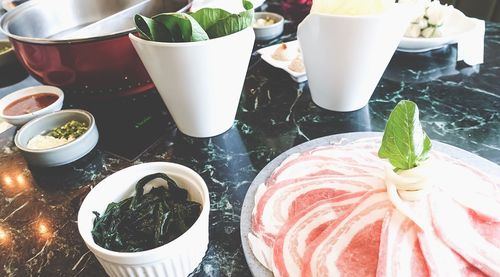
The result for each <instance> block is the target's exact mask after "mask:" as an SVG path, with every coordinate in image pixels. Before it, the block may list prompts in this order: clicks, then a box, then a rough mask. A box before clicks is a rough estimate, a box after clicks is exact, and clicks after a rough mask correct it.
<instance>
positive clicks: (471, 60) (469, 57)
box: [457, 18, 485, 65]
mask: <svg viewBox="0 0 500 277" xmlns="http://www.w3.org/2000/svg"><path fill="white" fill-rule="evenodd" d="M468 20H472V21H474V24H475V27H474V29H473V30H471V31H470V32H467V33H465V34H463V35H461V36H460V37H459V38H458V39H457V50H458V51H457V52H458V53H457V60H458V61H464V62H465V63H466V64H468V65H476V64H482V63H483V62H484V32H485V23H484V20H479V19H476V18H468Z"/></svg>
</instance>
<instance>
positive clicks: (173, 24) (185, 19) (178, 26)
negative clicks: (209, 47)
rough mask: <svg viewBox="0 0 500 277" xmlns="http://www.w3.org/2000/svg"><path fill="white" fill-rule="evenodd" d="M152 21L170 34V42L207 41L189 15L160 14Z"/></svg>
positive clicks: (200, 28)
mask: <svg viewBox="0 0 500 277" xmlns="http://www.w3.org/2000/svg"><path fill="white" fill-rule="evenodd" d="M152 19H153V20H154V21H155V22H158V23H160V24H162V25H163V26H164V27H165V28H166V29H167V30H168V31H169V32H170V33H171V34H172V42H190V41H202V40H208V35H207V33H206V32H205V30H203V28H202V27H201V26H200V24H199V23H198V22H197V21H196V20H195V19H194V18H193V17H192V16H190V15H189V14H185V13H162V14H159V15H156V16H154V17H152Z"/></svg>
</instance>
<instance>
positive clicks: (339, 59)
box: [297, 4, 414, 112]
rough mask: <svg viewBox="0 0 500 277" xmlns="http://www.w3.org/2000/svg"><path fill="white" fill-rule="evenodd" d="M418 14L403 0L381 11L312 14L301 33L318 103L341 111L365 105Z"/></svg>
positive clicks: (301, 41)
mask: <svg viewBox="0 0 500 277" xmlns="http://www.w3.org/2000/svg"><path fill="white" fill-rule="evenodd" d="M413 15H414V12H413V11H412V9H411V6H409V5H401V4H395V5H394V7H391V8H390V9H389V10H387V11H386V12H384V13H383V14H380V15H370V16H341V15H326V14H309V15H308V16H307V17H306V18H305V19H304V21H302V23H300V25H299V27H298V33H297V36H298V40H299V42H300V45H301V47H302V52H303V55H304V64H305V67H306V72H307V78H308V80H309V88H310V91H311V96H312V100H313V102H314V103H316V104H317V105H318V106H320V107H322V108H325V109H328V110H332V111H339V112H348V111H355V110H359V109H361V108H362V107H364V106H365V105H366V104H367V103H368V100H370V97H371V95H372V94H373V91H374V90H375V87H376V86H377V83H378V81H379V80H380V78H381V77H382V74H383V73H384V70H385V68H386V67H387V65H388V64H389V61H390V60H391V57H392V55H393V54H394V51H395V50H396V48H397V46H398V44H399V41H400V40H401V37H402V36H403V34H404V32H405V30H406V28H407V26H408V24H409V23H410V20H411V19H413V18H412V17H413Z"/></svg>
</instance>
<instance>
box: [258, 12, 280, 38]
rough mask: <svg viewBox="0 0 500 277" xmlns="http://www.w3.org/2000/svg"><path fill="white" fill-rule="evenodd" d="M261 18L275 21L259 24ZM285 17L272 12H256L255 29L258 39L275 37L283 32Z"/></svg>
mask: <svg viewBox="0 0 500 277" xmlns="http://www.w3.org/2000/svg"><path fill="white" fill-rule="evenodd" d="M259 19H264V20H271V21H274V23H272V24H269V25H264V26H257V25H256V22H258V20H259ZM284 22H285V19H284V18H283V16H281V15H279V14H277V13H272V12H256V13H255V15H254V23H253V30H254V31H255V38H256V39H257V40H269V39H273V38H275V37H277V36H279V35H281V33H283V27H284Z"/></svg>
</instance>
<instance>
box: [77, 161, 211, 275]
mask: <svg viewBox="0 0 500 277" xmlns="http://www.w3.org/2000/svg"><path fill="white" fill-rule="evenodd" d="M209 211H210V200H209V195H208V188H207V186H206V184H205V182H204V181H203V179H202V178H201V177H200V175H198V174H197V173H196V172H194V171H193V170H191V169H189V168H187V167H185V166H182V165H179V164H175V163H168V162H152V163H144V164H139V165H135V166H131V167H128V168H125V169H123V170H120V171H118V172H116V173H114V174H112V175H110V176H108V177H107V178H105V179H104V180H102V181H101V182H100V183H99V184H98V185H97V186H95V187H94V188H93V189H92V190H91V191H90V193H89V194H88V195H87V196H86V198H85V199H84V201H83V203H82V205H81V207H80V210H79V212H78V230H79V232H80V235H81V236H82V238H83V240H84V241H85V244H86V245H87V247H88V248H89V249H90V251H92V253H94V255H95V256H96V258H97V259H98V260H99V262H100V263H101V265H102V266H103V267H104V269H105V270H106V273H107V274H109V275H110V276H187V275H188V274H189V273H191V272H192V271H193V270H194V269H195V268H196V267H197V266H198V264H199V263H200V262H201V260H202V259H203V257H204V255H205V252H206V250H207V247H208V215H209Z"/></svg>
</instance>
